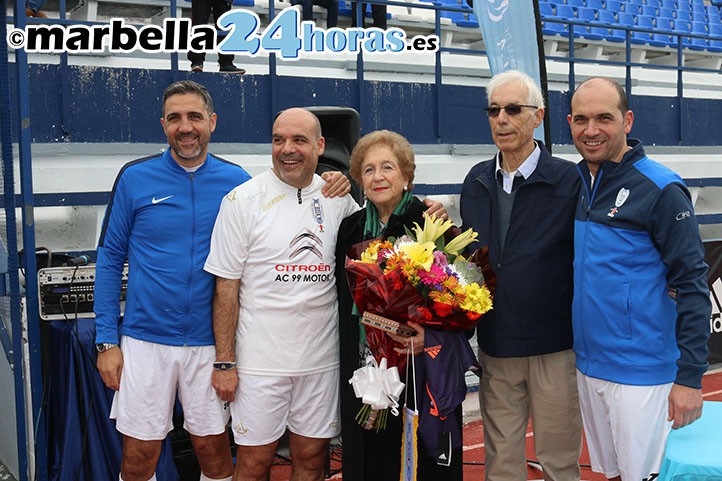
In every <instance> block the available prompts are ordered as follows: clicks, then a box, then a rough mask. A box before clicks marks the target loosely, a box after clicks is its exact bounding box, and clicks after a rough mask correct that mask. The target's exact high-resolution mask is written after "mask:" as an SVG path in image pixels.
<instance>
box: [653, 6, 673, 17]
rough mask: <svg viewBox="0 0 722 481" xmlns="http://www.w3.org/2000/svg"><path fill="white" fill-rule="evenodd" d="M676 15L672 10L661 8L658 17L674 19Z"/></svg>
mask: <svg viewBox="0 0 722 481" xmlns="http://www.w3.org/2000/svg"><path fill="white" fill-rule="evenodd" d="M674 14H675V10H672V9H671V8H667V7H659V13H658V14H657V17H659V18H671V19H673V18H674Z"/></svg>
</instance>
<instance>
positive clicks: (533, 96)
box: [486, 70, 544, 109]
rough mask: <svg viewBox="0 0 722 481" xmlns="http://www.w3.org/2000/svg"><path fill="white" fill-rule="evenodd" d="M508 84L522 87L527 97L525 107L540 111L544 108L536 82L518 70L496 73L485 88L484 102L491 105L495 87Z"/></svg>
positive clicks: (542, 97)
mask: <svg viewBox="0 0 722 481" xmlns="http://www.w3.org/2000/svg"><path fill="white" fill-rule="evenodd" d="M508 83H516V84H517V85H519V86H521V87H524V88H525V89H526V91H527V92H529V96H528V97H527V100H526V103H527V105H534V106H535V107H538V108H540V109H543V108H544V96H543V95H542V91H541V89H540V88H539V85H537V83H536V81H535V80H534V79H533V78H531V77H530V76H528V75H527V74H525V73H524V72H520V71H519V70H507V71H506V72H502V73H498V74H496V75H494V76H493V77H492V78H491V80H490V81H489V85H487V86H486V102H487V103H488V104H490V103H491V97H492V96H493V95H494V91H495V90H496V89H497V87H500V86H502V85H506V84H508Z"/></svg>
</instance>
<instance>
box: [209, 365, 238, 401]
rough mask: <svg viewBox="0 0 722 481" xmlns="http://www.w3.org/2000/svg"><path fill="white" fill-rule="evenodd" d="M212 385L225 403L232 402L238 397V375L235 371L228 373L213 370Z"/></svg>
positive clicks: (231, 370) (230, 370) (228, 371)
mask: <svg viewBox="0 0 722 481" xmlns="http://www.w3.org/2000/svg"><path fill="white" fill-rule="evenodd" d="M211 384H212V385H213V389H215V391H216V394H218V397H219V398H221V399H222V400H223V401H226V402H231V401H233V399H235V397H236V386H238V373H237V372H236V370H235V369H229V370H227V371H219V370H218V369H214V370H213V374H212V375H211Z"/></svg>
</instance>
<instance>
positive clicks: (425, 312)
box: [417, 306, 434, 321]
mask: <svg viewBox="0 0 722 481" xmlns="http://www.w3.org/2000/svg"><path fill="white" fill-rule="evenodd" d="M417 311H418V312H419V314H421V318H422V319H423V320H424V321H430V320H432V319H433V318H434V315H433V314H432V313H431V311H430V310H429V309H428V308H426V307H423V306H419V307H418V308H417Z"/></svg>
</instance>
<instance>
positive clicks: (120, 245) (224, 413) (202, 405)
mask: <svg viewBox="0 0 722 481" xmlns="http://www.w3.org/2000/svg"><path fill="white" fill-rule="evenodd" d="M161 124H162V125H163V130H164V131H165V134H166V137H167V139H168V143H169V145H170V148H169V149H168V150H166V151H165V152H164V153H162V154H158V155H154V156H151V157H146V158H143V159H139V160H136V161H133V162H130V163H128V164H126V165H125V166H124V167H123V168H122V169H121V171H120V173H119V174H118V177H117V179H116V181H115V185H114V186H113V192H112V194H111V198H110V201H109V203H108V208H107V211H106V214H105V219H104V221H103V228H102V232H101V235H100V240H99V243H98V262H97V266H96V281H95V316H96V320H95V328H96V343H97V345H96V347H97V350H98V370H99V371H100V374H101V376H102V378H103V381H104V382H105V384H106V385H107V386H108V387H109V388H111V389H113V390H115V391H118V392H117V393H116V395H115V398H114V400H113V406H112V408H111V417H112V418H114V419H116V427H117V429H118V431H120V432H121V433H123V434H124V440H123V458H122V462H121V473H120V479H121V481H123V480H124V481H146V480H155V474H154V471H155V467H156V463H157V461H158V457H159V455H160V448H161V442H162V440H163V439H164V438H165V437H166V435H167V434H168V432H170V430H171V429H172V428H173V425H172V409H173V403H174V401H175V398H176V391H177V394H178V398H179V399H180V402H181V404H182V405H183V414H184V427H185V429H186V430H187V431H188V432H189V433H190V435H191V442H192V444H193V448H194V451H195V453H196V455H197V457H198V461H199V464H200V467H201V471H202V473H201V478H200V479H201V481H205V480H209V479H218V480H226V481H230V479H231V476H232V474H233V464H232V460H231V453H230V449H229V444H228V438H227V436H226V424H227V422H228V418H229V411H228V410H227V409H226V406H225V403H224V402H223V401H222V400H221V399H220V398H219V397H218V396H217V394H216V392H215V391H214V389H213V387H212V385H211V373H212V370H213V369H216V370H227V369H235V365H234V364H235V363H232V362H222V361H223V360H220V361H221V362H217V361H218V360H216V353H215V345H214V342H215V340H214V336H213V327H212V313H211V306H212V297H213V290H214V284H215V278H214V276H212V275H211V274H208V273H207V272H205V271H204V270H203V265H204V263H205V261H206V257H207V256H208V252H209V250H210V239H211V233H212V231H213V225H214V223H215V219H216V216H217V214H218V209H219V207H220V204H221V199H222V198H223V196H224V195H226V194H227V193H228V192H230V191H231V190H233V189H234V188H235V187H236V186H238V185H239V184H242V183H243V182H245V181H247V180H248V179H250V176H249V175H248V173H246V171H245V170H243V169H242V168H241V167H239V166H238V165H235V164H232V163H230V162H227V161H225V160H223V159H221V158H219V157H216V156H214V155H212V154H209V153H208V142H209V141H210V136H211V133H212V132H213V131H214V130H215V127H216V114H215V113H214V112H213V100H212V99H211V97H210V94H209V93H208V91H207V90H206V88H205V87H203V86H202V85H199V84H197V83H196V82H191V81H181V82H176V83H174V84H172V85H170V86H169V87H168V88H167V89H166V91H165V93H164V95H163V118H161ZM324 176H325V178H326V179H327V185H326V186H325V187H324V195H328V196H330V197H333V196H335V195H337V194H344V193H347V192H348V191H349V190H350V186H349V183H348V180H346V178H345V177H344V176H343V175H342V174H341V173H340V172H328V173H326V174H324ZM126 260H127V261H128V265H129V268H128V269H129V270H128V290H127V299H126V306H125V311H124V315H123V318H122V321H121V317H120V303H119V296H120V289H121V273H122V269H123V264H124V262H125V261H126Z"/></svg>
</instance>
